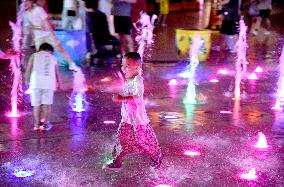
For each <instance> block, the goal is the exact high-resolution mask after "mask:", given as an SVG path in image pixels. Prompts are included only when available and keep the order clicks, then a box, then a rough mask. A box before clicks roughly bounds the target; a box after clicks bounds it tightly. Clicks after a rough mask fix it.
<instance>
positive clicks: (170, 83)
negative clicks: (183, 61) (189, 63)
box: [168, 79, 178, 86]
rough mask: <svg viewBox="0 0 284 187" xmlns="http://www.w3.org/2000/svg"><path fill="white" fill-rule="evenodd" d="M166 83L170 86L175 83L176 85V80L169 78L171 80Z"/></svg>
mask: <svg viewBox="0 0 284 187" xmlns="http://www.w3.org/2000/svg"><path fill="white" fill-rule="evenodd" d="M168 85H170V86H176V85H178V83H177V80H176V79H171V80H170V81H169V83H168Z"/></svg>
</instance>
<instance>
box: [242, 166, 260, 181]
mask: <svg viewBox="0 0 284 187" xmlns="http://www.w3.org/2000/svg"><path fill="white" fill-rule="evenodd" d="M241 177H242V178H243V179H246V180H255V179H257V175H256V169H255V168H252V169H250V170H249V171H248V173H243V174H241Z"/></svg>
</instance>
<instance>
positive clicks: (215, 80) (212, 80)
mask: <svg viewBox="0 0 284 187" xmlns="http://www.w3.org/2000/svg"><path fill="white" fill-rule="evenodd" d="M210 82H212V83H216V82H219V80H217V79H211V80H210Z"/></svg>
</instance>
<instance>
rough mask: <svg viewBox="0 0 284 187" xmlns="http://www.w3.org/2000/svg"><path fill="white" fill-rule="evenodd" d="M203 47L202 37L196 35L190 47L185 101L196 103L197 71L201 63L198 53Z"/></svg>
mask: <svg viewBox="0 0 284 187" xmlns="http://www.w3.org/2000/svg"><path fill="white" fill-rule="evenodd" d="M200 47H201V37H200V36H199V35H196V36H195V37H194V39H193V42H192V46H191V47H190V51H189V55H190V64H189V66H188V67H189V73H188V85H187V90H186V96H185V99H184V100H183V102H184V103H189V104H196V103H197V100H196V90H195V72H196V68H197V66H198V64H199V60H198V53H199V49H200Z"/></svg>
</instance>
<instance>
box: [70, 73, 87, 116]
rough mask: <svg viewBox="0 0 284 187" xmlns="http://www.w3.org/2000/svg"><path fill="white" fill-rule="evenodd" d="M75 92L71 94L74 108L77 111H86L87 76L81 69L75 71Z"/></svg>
mask: <svg viewBox="0 0 284 187" xmlns="http://www.w3.org/2000/svg"><path fill="white" fill-rule="evenodd" d="M73 76H74V79H73V92H72V96H71V104H72V109H73V111H75V112H83V111H85V82H86V79H85V76H84V74H83V72H82V70H81V69H79V70H78V71H76V72H73Z"/></svg>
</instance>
